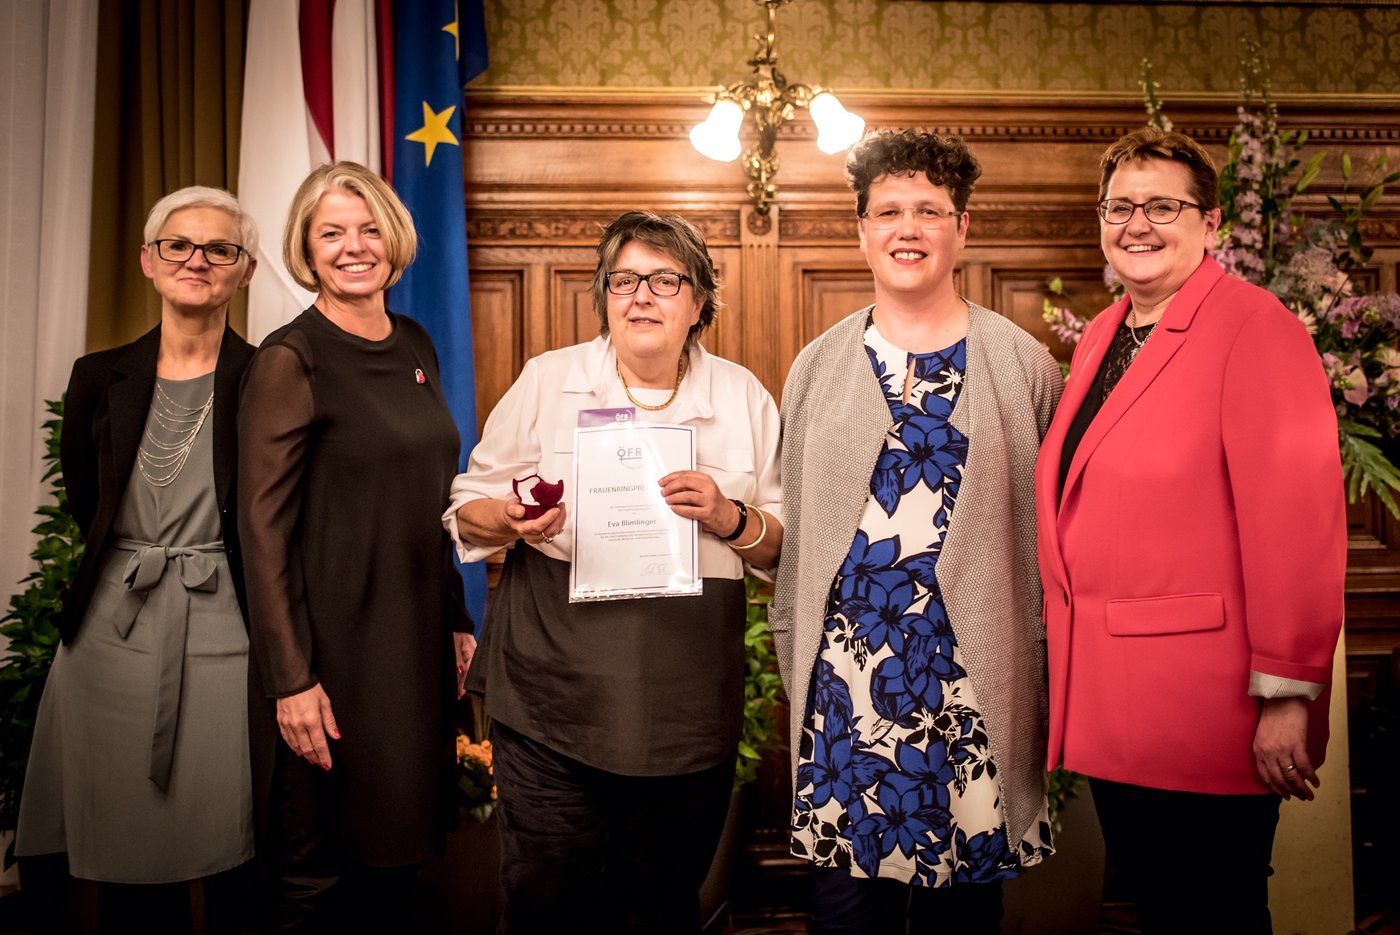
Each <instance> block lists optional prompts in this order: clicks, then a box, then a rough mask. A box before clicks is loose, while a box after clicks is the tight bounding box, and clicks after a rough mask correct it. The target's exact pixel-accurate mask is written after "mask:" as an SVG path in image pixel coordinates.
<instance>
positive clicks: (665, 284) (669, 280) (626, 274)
mask: <svg viewBox="0 0 1400 935" xmlns="http://www.w3.org/2000/svg"><path fill="white" fill-rule="evenodd" d="M607 282H608V291H609V292H611V293H612V294H613V295H631V294H632V293H634V292H636V291H637V290H638V289H639V288H640V287H641V285H642V283H646V284H647V288H649V289H650V290H651V294H652V295H660V296H668V295H675V294H676V293H678V292H680V291H681V283H683V282H688V283H694V282H695V280H693V279H691V278H690V277H689V276H687V275H685V274H684V273H634V272H632V271H631V270H630V269H616V270H613V271H612V272H610V273H608V274H607Z"/></svg>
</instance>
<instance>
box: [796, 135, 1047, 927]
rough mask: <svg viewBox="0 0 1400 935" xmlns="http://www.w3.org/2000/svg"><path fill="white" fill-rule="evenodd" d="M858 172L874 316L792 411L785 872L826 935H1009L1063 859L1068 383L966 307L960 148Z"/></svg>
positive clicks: (1014, 336) (893, 155) (875, 141)
mask: <svg viewBox="0 0 1400 935" xmlns="http://www.w3.org/2000/svg"><path fill="white" fill-rule="evenodd" d="M847 172H848V175H849V176H850V178H851V181H852V185H853V187H854V188H855V189H856V192H857V208H858V213H859V214H860V217H861V219H862V223H861V228H860V231H861V246H862V248H863V250H864V252H865V255H866V259H867V261H868V262H869V264H870V267H871V270H872V272H873V273H874V276H875V292H876V302H875V304H874V305H873V306H871V307H870V308H868V309H864V310H862V311H860V312H857V313H856V314H855V315H852V316H850V317H849V318H847V319H846V320H845V321H843V322H841V323H839V324H838V325H836V326H835V327H834V328H832V329H831V330H830V331H828V332H827V333H826V334H825V335H823V336H822V337H820V338H818V339H817V341H815V342H813V344H812V345H810V346H809V347H808V348H807V349H806V350H804V351H803V353H802V354H801V355H800V356H799V357H798V360H797V362H796V363H795V364H794V366H793V370H792V373H791V375H790V376H789V378H788V384H787V388H786V389H785V390H784V404H783V417H784V448H783V472H784V473H783V486H784V495H785V506H784V512H785V514H786V522H787V528H788V530H789V535H788V539H787V542H788V546H787V547H786V551H785V554H784V561H783V565H782V567H781V569H780V571H779V575H778V587H777V592H776V595H775V599H774V602H773V611H772V615H771V618H772V622H773V626H774V631H775V634H776V636H777V640H778V645H779V654H780V658H781V659H782V662H783V671H784V677H785V681H786V684H787V686H788V689H789V694H790V696H791V697H792V698H793V700H794V702H795V703H794V705H793V724H792V729H793V736H794V737H795V738H797V743H796V745H795V746H796V748H797V749H796V751H795V753H796V756H795V762H794V771H795V783H794V789H795V796H794V805H793V825H792V851H793V853H794V854H797V855H799V856H802V857H805V858H807V859H808V860H810V861H811V862H812V865H813V881H814V889H813V912H812V921H811V930H812V931H814V932H885V931H902V930H903V925H904V923H905V921H906V919H907V920H908V921H909V922H911V923H912V930H914V931H925V930H933V929H935V928H938V929H941V930H947V931H960V932H966V931H988V932H994V931H998V930H999V926H1000V919H1001V914H1002V912H1001V890H1000V881H1001V880H1004V879H1007V878H1009V877H1013V876H1015V875H1017V874H1019V873H1020V872H1021V871H1022V870H1023V869H1024V868H1025V867H1028V866H1031V865H1033V864H1036V863H1039V862H1040V861H1041V860H1043V859H1044V858H1045V857H1046V856H1047V855H1049V854H1050V853H1051V851H1052V847H1051V842H1050V831H1049V822H1048V817H1047V814H1046V802H1045V795H1044V789H1045V786H1044V782H1045V777H1044V770H1043V767H1042V756H1041V755H1042V753H1043V750H1044V739H1045V734H1044V712H1045V681H1044V679H1045V676H1044V665H1045V664H1044V631H1043V628H1041V627H1040V626H1039V618H1040V605H1039V601H1038V596H1039V587H1038V577H1037V575H1036V570H1035V557H1034V549H1033V545H1034V524H1033V514H1031V515H1028V514H1029V510H1030V508H1031V499H1030V498H1031V490H1030V488H1031V474H1030V468H1031V465H1033V463H1034V460H1035V454H1036V448H1037V447H1038V443H1039V439H1040V436H1041V434H1042V433H1043V432H1044V429H1045V426H1046V424H1047V423H1048V421H1049V417H1050V414H1051V413H1052V412H1053V409H1054V405H1055V401H1056V400H1057V399H1058V397H1059V391H1060V388H1061V381H1060V377H1059V370H1058V368H1057V366H1056V365H1055V363H1054V361H1053V360H1052V359H1051V358H1050V355H1049V353H1048V352H1047V351H1046V350H1045V349H1044V348H1043V347H1042V346H1041V345H1039V344H1038V343H1037V342H1035V341H1034V339H1033V338H1031V337H1030V336H1029V335H1027V334H1026V333H1025V332H1023V331H1021V330H1020V329H1019V328H1017V327H1016V326H1015V325H1013V324H1011V323H1010V322H1009V321H1007V320H1006V319H1004V318H1001V317H1000V316H998V315H996V314H995V313H993V312H990V311H988V310H986V309H983V308H980V307H978V306H975V305H972V304H971V303H969V302H967V301H966V300H964V299H963V298H961V297H960V296H959V295H958V294H957V292H956V290H955V289H954V287H953V278H952V271H953V267H954V265H955V262H956V257H957V255H958V252H959V251H960V250H961V248H962V247H963V245H964V244H965V239H966V232H967V225H968V215H967V214H966V211H965V208H966V203H967V198H968V196H969V195H970V193H971V189H972V184H973V182H975V180H976V178H977V175H978V173H979V172H980V170H979V169H978V167H977V163H976V160H975V159H974V158H973V157H972V155H971V153H969V152H968V150H967V148H966V146H965V145H964V144H963V143H962V141H961V140H957V139H943V138H939V137H936V136H933V135H931V134H924V133H914V132H912V131H905V132H903V133H898V132H896V131H889V130H886V131H879V132H877V133H875V134H872V136H870V137H867V139H866V140H865V141H863V142H862V143H860V144H858V145H857V147H856V148H855V149H854V150H853V151H852V154H851V156H850V157H849V159H848V161H847ZM814 389H815V390H816V392H813V390H814ZM809 492H811V493H815V494H817V495H816V496H811V495H808V494H809ZM794 543H795V544H796V546H797V548H796V550H795V554H794V550H793V549H792V544H794ZM967 884H978V885H971V886H969V885H967Z"/></svg>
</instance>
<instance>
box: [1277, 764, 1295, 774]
mask: <svg viewBox="0 0 1400 935" xmlns="http://www.w3.org/2000/svg"><path fill="white" fill-rule="evenodd" d="M1297 768H1298V767H1297V766H1296V765H1294V764H1291V763H1290V764H1289V765H1288V766H1285V767H1283V768H1282V769H1280V770H1279V771H1280V772H1284V773H1291V772H1293V771H1294V770H1295V769H1297Z"/></svg>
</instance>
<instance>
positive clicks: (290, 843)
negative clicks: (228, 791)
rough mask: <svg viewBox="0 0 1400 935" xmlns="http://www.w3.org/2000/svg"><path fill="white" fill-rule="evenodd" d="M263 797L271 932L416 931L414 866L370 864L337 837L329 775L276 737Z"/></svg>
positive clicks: (418, 919) (421, 928)
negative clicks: (267, 793) (267, 797)
mask: <svg viewBox="0 0 1400 935" xmlns="http://www.w3.org/2000/svg"><path fill="white" fill-rule="evenodd" d="M275 776H276V779H275V781H274V786H273V792H272V800H271V802H270V804H269V815H268V825H269V831H268V839H269V850H270V852H271V853H270V854H269V855H268V858H269V866H268V867H267V872H268V873H269V874H270V876H271V881H270V884H271V888H272V893H271V894H270V895H271V898H270V900H269V901H270V903H271V906H270V910H269V911H268V912H269V914H270V916H271V926H270V931H272V932H278V933H283V932H375V933H379V932H419V931H424V930H425V923H424V922H423V919H422V918H421V917H420V915H419V914H418V913H417V911H416V909H415V905H414V900H413V890H414V886H415V884H416V882H417V878H418V866H417V865H416V864H415V865H410V866H406V867H371V866H367V865H365V864H364V863H361V862H360V861H359V860H357V859H355V857H354V856H353V855H352V854H351V853H350V852H349V851H348V850H347V849H346V848H345V847H344V846H343V845H342V844H341V843H340V841H339V839H338V838H337V837H336V834H335V826H334V822H333V821H332V818H331V815H330V811H331V809H330V801H331V797H330V796H329V795H326V794H324V793H321V792H319V790H320V788H321V787H322V786H323V785H325V784H326V783H328V782H329V781H330V779H329V777H328V776H326V775H325V774H324V773H323V771H322V770H321V768H320V767H318V766H312V765H311V764H309V763H307V762H306V761H305V760H303V759H301V758H300V757H298V756H297V755H296V754H294V753H293V752H292V751H291V748H289V747H288V746H287V745H286V744H285V743H283V742H282V741H281V740H279V741H278V742H277V766H276V773H275Z"/></svg>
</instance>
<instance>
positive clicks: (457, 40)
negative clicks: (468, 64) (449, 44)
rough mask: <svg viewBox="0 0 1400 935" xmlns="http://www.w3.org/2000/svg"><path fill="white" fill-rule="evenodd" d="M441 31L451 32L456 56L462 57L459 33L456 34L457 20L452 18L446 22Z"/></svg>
mask: <svg viewBox="0 0 1400 935" xmlns="http://www.w3.org/2000/svg"><path fill="white" fill-rule="evenodd" d="M442 31H443V32H447V33H451V34H452V40H453V41H454V42H455V43H456V44H457V57H458V58H461V57H462V37H461V36H459V35H457V20H455V19H454V20H453V21H452V22H450V23H448V24H447V25H446V26H444V27H442Z"/></svg>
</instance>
